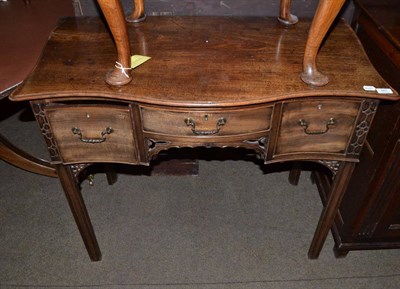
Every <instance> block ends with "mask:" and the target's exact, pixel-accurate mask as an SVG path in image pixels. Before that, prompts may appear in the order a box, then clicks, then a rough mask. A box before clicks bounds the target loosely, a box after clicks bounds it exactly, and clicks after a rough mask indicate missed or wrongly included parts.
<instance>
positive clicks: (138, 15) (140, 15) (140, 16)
mask: <svg viewBox="0 0 400 289" xmlns="http://www.w3.org/2000/svg"><path fill="white" fill-rule="evenodd" d="M133 5H134V6H135V7H134V9H133V11H132V13H131V14H130V15H128V16H127V17H126V21H128V22H132V23H138V22H142V21H144V20H145V19H146V14H145V11H144V0H134V1H133Z"/></svg>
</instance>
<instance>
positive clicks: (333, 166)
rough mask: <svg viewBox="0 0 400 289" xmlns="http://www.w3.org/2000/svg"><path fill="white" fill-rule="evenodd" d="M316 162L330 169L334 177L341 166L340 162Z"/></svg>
mask: <svg viewBox="0 0 400 289" xmlns="http://www.w3.org/2000/svg"><path fill="white" fill-rule="evenodd" d="M318 162H319V163H321V164H323V165H324V166H326V167H327V168H328V169H330V170H331V172H332V174H333V176H334V177H335V176H336V174H337V173H338V171H339V168H340V165H341V164H342V162H340V161H327V160H319V161H318Z"/></svg>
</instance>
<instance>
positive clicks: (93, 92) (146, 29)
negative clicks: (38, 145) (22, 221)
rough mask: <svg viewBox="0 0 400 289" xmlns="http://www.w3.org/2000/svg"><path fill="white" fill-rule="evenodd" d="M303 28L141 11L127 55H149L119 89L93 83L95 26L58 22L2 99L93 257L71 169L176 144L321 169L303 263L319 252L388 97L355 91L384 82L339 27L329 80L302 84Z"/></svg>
mask: <svg viewBox="0 0 400 289" xmlns="http://www.w3.org/2000/svg"><path fill="white" fill-rule="evenodd" d="M310 24H311V23H310V21H302V22H299V23H298V24H296V25H295V26H291V27H287V26H284V25H282V24H280V23H279V22H278V21H277V20H276V19H271V18H257V17H254V18H251V17H247V18H246V17H148V18H147V20H146V22H144V23H141V24H128V29H127V31H128V32H129V34H130V35H129V36H130V39H131V43H130V45H131V46H132V47H133V49H134V51H137V52H138V53H139V54H142V55H148V56H151V57H152V59H151V60H150V61H148V62H146V63H145V64H143V65H142V66H139V67H138V68H136V69H135V71H134V73H133V75H134V77H133V79H132V81H131V83H130V84H128V85H124V86H121V87H115V86H110V85H108V84H107V83H105V81H104V78H103V76H104V74H106V73H107V71H108V70H109V63H110V61H113V59H114V55H115V46H114V43H113V40H112V38H111V36H110V35H109V33H108V32H107V30H106V28H105V27H104V24H103V23H102V22H101V21H100V20H99V19H97V18H81V19H75V18H70V19H66V20H64V21H63V22H61V23H60V26H59V27H58V29H57V30H55V31H54V32H53V33H52V35H51V37H50V40H49V42H48V44H47V46H46V48H45V49H44V52H43V55H42V59H41V61H40V62H39V63H38V66H37V67H36V69H35V71H34V72H33V73H32V74H31V75H30V76H29V78H28V79H26V81H25V82H24V83H23V84H22V85H21V86H20V87H19V89H18V90H17V91H16V92H15V93H14V94H13V95H12V96H11V99H12V100H14V101H30V102H31V106H32V109H33V112H34V114H35V116H36V119H37V121H38V123H39V125H40V127H41V131H42V133H43V136H44V138H45V140H46V142H47V145H48V148H49V152H50V156H51V161H52V164H53V165H54V166H55V167H56V170H57V173H58V176H59V178H60V181H61V184H62V186H63V188H64V192H65V194H66V196H67V199H68V202H69V205H70V207H71V210H72V212H73V215H74V217H75V221H76V223H77V225H78V227H79V230H80V232H81V235H82V238H83V240H84V242H85V245H86V248H87V250H88V253H89V255H90V258H91V259H92V260H95V261H96V260H100V258H101V253H100V249H99V246H98V244H97V240H96V237H95V234H94V231H93V228H92V225H91V222H90V218H89V215H88V212H87V210H86V207H85V204H84V202H83V199H82V196H81V191H80V188H79V186H78V184H79V174H80V173H81V172H82V171H83V170H85V168H87V167H88V166H89V165H91V164H93V163H99V162H100V163H103V162H104V163H124V164H131V165H148V164H149V163H150V162H151V160H152V159H153V158H155V157H156V156H157V154H158V153H159V152H160V151H163V150H168V149H170V148H181V147H241V148H247V149H250V150H253V151H254V152H256V153H257V154H259V155H260V156H261V157H262V158H263V159H264V161H265V164H269V163H274V162H285V161H293V160H303V161H311V162H315V163H318V164H321V165H322V166H326V167H327V168H328V169H329V170H330V171H331V172H332V178H333V186H332V190H331V192H330V194H329V198H328V201H327V204H326V206H325V207H324V209H323V211H322V213H321V217H320V220H319V223H318V227H317V229H316V232H315V235H314V239H313V241H312V243H311V246H310V250H309V257H310V258H317V257H318V255H319V253H320V250H321V248H322V246H323V244H324V241H325V238H326V236H327V234H328V232H329V229H330V227H331V225H332V223H333V220H334V218H335V215H336V212H337V209H338V206H339V205H340V202H341V200H342V197H343V194H344V191H345V189H346V186H347V183H348V181H349V179H350V177H351V174H352V171H353V169H354V167H355V165H356V163H357V162H358V158H359V154H360V152H361V149H362V147H363V143H364V141H365V138H366V135H367V133H368V130H369V127H370V125H371V122H372V120H373V117H374V114H375V111H376V108H377V105H378V102H379V100H380V99H386V100H397V99H399V96H398V94H397V93H396V92H395V91H393V92H392V93H391V94H389V93H383V94H382V93H378V92H377V91H365V90H364V89H363V86H364V85H370V86H372V85H373V86H375V87H377V88H389V86H388V84H387V83H385V81H384V80H383V79H382V78H381V77H380V76H379V75H378V74H377V72H376V71H375V70H374V69H373V67H372V66H371V64H370V63H369V61H368V60H367V58H366V56H365V54H364V52H363V50H362V49H361V47H360V44H359V42H358V40H357V38H356V36H355V35H354V33H353V32H352V30H351V29H350V28H349V27H348V26H346V25H345V24H343V23H340V24H339V25H337V27H335V29H334V30H333V32H332V33H331V35H330V37H329V39H328V40H327V41H326V42H325V44H324V46H323V47H322V49H321V51H320V54H319V58H318V65H319V67H320V69H321V70H322V71H324V72H325V73H326V74H328V75H329V76H330V79H331V81H330V82H329V84H327V85H326V86H323V87H312V86H308V85H306V84H305V83H304V82H302V81H301V80H300V77H299V73H298V71H299V68H301V67H302V55H303V51H304V47H305V44H306V39H307V35H308V29H309V27H310ZM226 181H227V182H229V179H228V178H227V179H226ZM255 185H256V184H255Z"/></svg>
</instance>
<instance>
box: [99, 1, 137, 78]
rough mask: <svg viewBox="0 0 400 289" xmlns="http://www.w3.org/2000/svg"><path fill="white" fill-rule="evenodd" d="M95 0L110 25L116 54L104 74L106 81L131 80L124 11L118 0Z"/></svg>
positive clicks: (129, 53)
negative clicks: (114, 59) (113, 62)
mask: <svg viewBox="0 0 400 289" xmlns="http://www.w3.org/2000/svg"><path fill="white" fill-rule="evenodd" d="M97 2H98V3H99V5H100V8H101V11H102V12H103V14H104V17H105V18H106V20H107V24H108V26H109V27H110V30H111V33H112V35H113V38H114V41H115V45H116V46H117V54H118V56H117V62H116V63H115V67H114V69H113V70H112V71H111V72H109V73H108V74H107V75H106V82H107V83H108V84H110V85H115V86H119V85H124V84H127V83H129V82H131V81H132V76H131V69H130V67H131V63H130V57H131V49H130V44H129V36H128V30H127V27H126V23H125V16H124V11H123V9H122V6H121V3H120V2H119V0H97Z"/></svg>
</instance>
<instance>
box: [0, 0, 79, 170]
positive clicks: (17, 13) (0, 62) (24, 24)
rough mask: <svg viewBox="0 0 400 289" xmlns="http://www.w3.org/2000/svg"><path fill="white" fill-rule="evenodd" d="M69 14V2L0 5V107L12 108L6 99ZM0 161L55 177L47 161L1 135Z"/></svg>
mask: <svg viewBox="0 0 400 289" xmlns="http://www.w3.org/2000/svg"><path fill="white" fill-rule="evenodd" d="M72 13H73V10H72V5H71V2H70V1H69V0H56V1H53V0H52V1H49V0H45V1H33V3H32V2H31V1H1V2H0V27H2V29H0V39H1V45H0V55H1V57H0V101H1V102H0V105H2V106H11V104H9V102H8V101H7V100H6V99H5V98H7V97H8V95H9V94H10V93H11V92H12V91H13V90H14V89H15V87H16V86H17V85H19V84H20V83H21V82H22V81H23V80H24V78H25V77H27V75H28V74H29V73H30V72H31V70H32V69H33V67H34V66H35V64H36V62H37V60H38V58H39V55H40V53H41V51H42V49H43V46H44V44H45V42H46V40H47V38H48V35H49V33H50V32H51V30H52V29H53V28H54V27H55V26H56V24H57V21H58V18H59V17H61V16H67V15H72ZM11 111H12V109H11ZM2 117H5V115H3V116H2ZM0 160H4V161H6V162H8V163H10V164H12V165H14V166H17V167H19V168H21V169H24V170H28V171H30V172H34V173H38V174H42V175H46V176H51V177H56V176H57V175H56V172H55V169H54V167H53V166H51V165H50V164H49V163H48V162H47V161H45V160H42V159H38V158H36V157H34V156H32V155H30V154H28V153H27V152H25V151H22V150H20V149H19V148H18V147H17V146H15V145H14V144H12V143H10V142H9V141H8V140H7V139H6V138H5V137H4V136H2V135H0Z"/></svg>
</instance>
